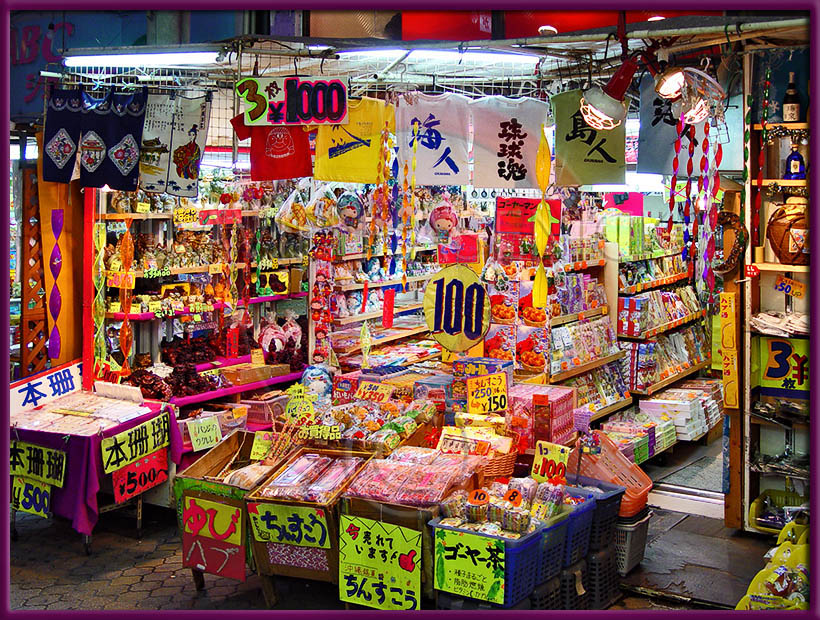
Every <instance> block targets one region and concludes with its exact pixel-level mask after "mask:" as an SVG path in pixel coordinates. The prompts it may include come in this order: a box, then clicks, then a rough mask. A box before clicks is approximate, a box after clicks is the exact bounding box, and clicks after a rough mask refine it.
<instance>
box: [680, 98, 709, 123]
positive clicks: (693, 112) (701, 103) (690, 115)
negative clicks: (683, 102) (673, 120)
mask: <svg viewBox="0 0 820 620" xmlns="http://www.w3.org/2000/svg"><path fill="white" fill-rule="evenodd" d="M708 117H709V104H707V103H706V99H704V98H703V97H699V98H698V100H697V101H696V102H695V103H694V105H693V106H692V107H691V108H689V110H688V111H687V112H684V114H683V120H684V121H685V122H686V123H689V124H690V125H695V124H697V123H701V122H703V121H705V120H706V119H707V118H708Z"/></svg>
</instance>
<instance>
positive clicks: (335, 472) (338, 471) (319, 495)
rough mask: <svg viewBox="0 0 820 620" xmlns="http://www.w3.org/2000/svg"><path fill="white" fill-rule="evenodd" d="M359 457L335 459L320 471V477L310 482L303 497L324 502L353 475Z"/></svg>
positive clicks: (358, 462)
mask: <svg viewBox="0 0 820 620" xmlns="http://www.w3.org/2000/svg"><path fill="white" fill-rule="evenodd" d="M362 461H363V459H360V458H342V459H336V460H335V461H333V463H332V464H331V465H330V466H328V468H327V469H325V471H324V472H323V473H322V477H321V478H319V479H318V480H317V481H316V482H314V483H313V484H311V485H310V486H309V487H308V488H307V491H306V492H305V499H306V500H307V501H309V502H319V503H320V504H324V503H326V502H329V501H330V500H331V498H332V497H333V496H334V495H335V494H336V493H337V492H338V491H339V489H341V488H344V486H345V484H347V482H348V480H350V478H352V477H353V475H354V474H355V473H356V470H357V469H358V468H359V466H360V465H361V464H362Z"/></svg>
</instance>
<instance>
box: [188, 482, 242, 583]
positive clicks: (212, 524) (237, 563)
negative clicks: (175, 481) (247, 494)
mask: <svg viewBox="0 0 820 620" xmlns="http://www.w3.org/2000/svg"><path fill="white" fill-rule="evenodd" d="M182 506H183V508H182V524H183V526H182V565H183V566H184V567H185V568H194V569H196V570H200V571H202V572H206V573H210V574H212V575H220V576H222V577H230V578H231V579H238V580H240V581H245V520H244V519H243V518H242V510H243V504H242V501H241V500H231V499H228V498H225V499H222V500H221V501H220V502H212V501H209V500H204V499H200V498H198V497H191V496H190V495H187V494H183V496H182Z"/></svg>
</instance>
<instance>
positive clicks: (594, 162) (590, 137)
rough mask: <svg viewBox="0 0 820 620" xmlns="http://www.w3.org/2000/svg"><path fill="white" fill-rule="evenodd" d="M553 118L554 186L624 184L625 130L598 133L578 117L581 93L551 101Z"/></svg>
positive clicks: (563, 94)
mask: <svg viewBox="0 0 820 620" xmlns="http://www.w3.org/2000/svg"><path fill="white" fill-rule="evenodd" d="M550 102H551V103H552V110H553V117H554V118H555V145H554V149H555V183H556V184H557V185H559V186H562V187H565V186H572V185H593V184H596V183H613V184H619V185H622V184H623V183H625V181H626V162H625V148H626V127H625V125H624V123H621V124H620V125H618V126H617V127H616V128H615V129H611V130H608V131H598V130H596V129H593V128H592V127H590V126H589V125H587V123H586V121H585V120H584V117H583V116H582V115H581V110H580V102H581V91H580V90H570V91H567V92H564V93H560V94H558V95H555V96H554V97H552V98H551V99H550Z"/></svg>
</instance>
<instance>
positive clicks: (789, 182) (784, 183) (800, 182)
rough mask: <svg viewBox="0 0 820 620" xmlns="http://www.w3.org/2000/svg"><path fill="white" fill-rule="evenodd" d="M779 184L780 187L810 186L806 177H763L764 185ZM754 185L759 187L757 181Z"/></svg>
mask: <svg viewBox="0 0 820 620" xmlns="http://www.w3.org/2000/svg"><path fill="white" fill-rule="evenodd" d="M775 184H777V185H779V186H780V187H808V181H807V180H806V179H763V185H764V186H768V185H775ZM752 187H759V185H758V184H757V182H756V181H755V182H753V183H752Z"/></svg>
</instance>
